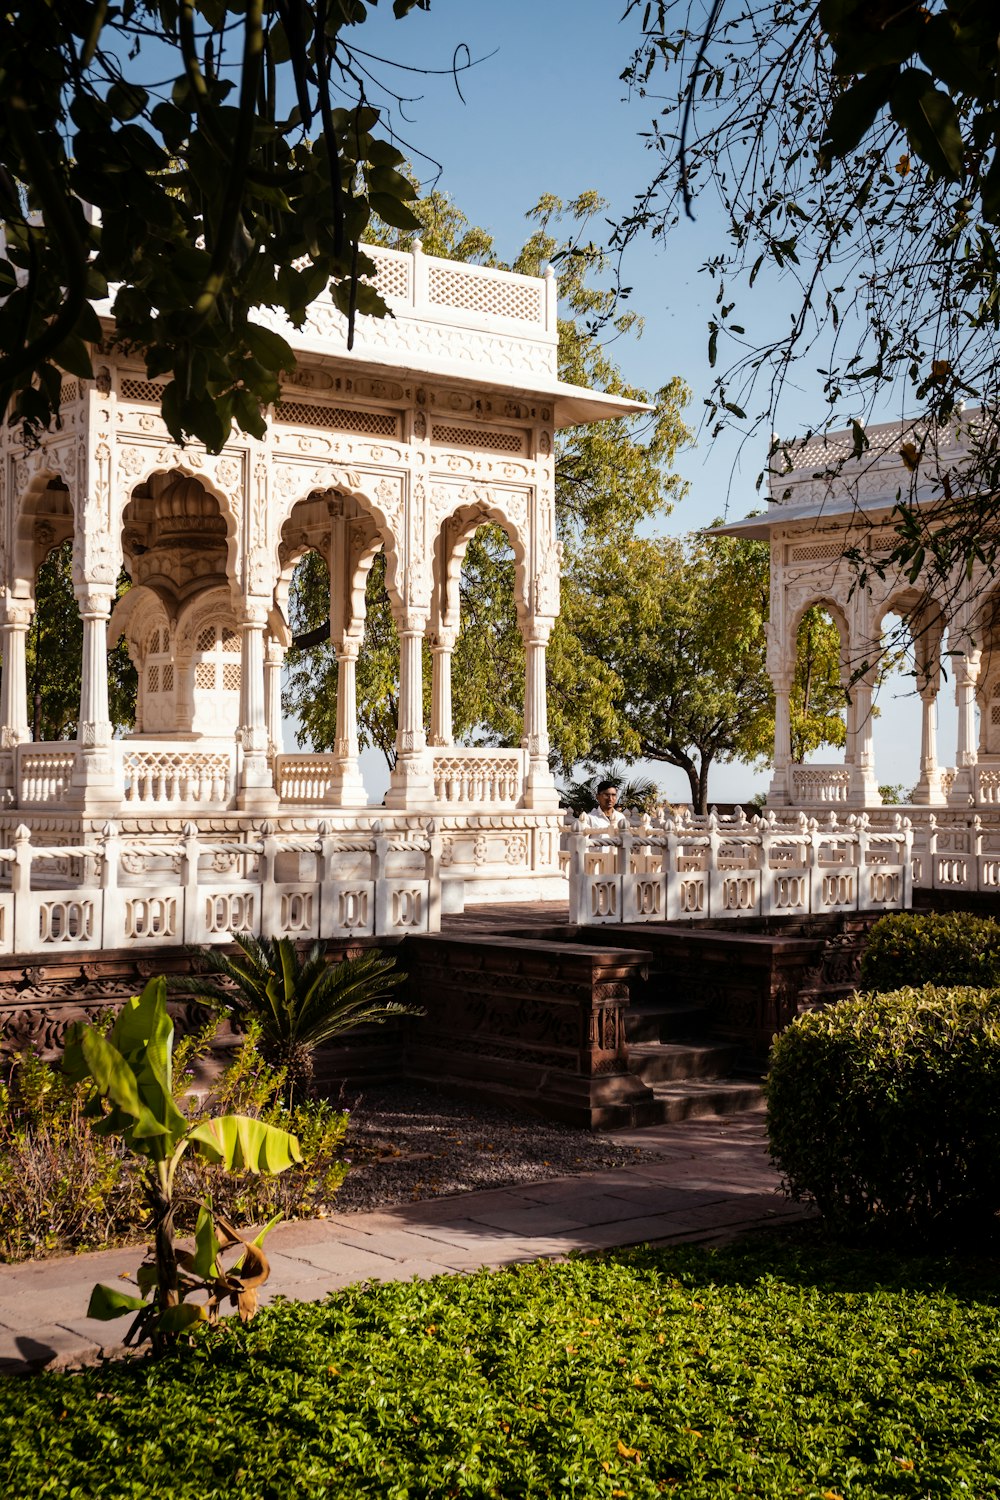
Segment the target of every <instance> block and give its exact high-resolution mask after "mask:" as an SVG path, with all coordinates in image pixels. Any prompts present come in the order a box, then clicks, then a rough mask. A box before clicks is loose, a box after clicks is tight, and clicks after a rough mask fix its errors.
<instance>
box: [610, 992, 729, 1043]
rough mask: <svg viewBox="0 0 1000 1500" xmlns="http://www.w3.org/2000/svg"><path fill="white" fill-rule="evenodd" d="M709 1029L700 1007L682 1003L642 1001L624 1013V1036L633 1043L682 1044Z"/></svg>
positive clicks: (706, 1014)
mask: <svg viewBox="0 0 1000 1500" xmlns="http://www.w3.org/2000/svg"><path fill="white" fill-rule="evenodd" d="M709 1030H710V1025H709V1019H708V1012H707V1011H706V1010H705V1008H704V1006H701V1005H694V1004H691V1005H688V1004H685V1003H684V1001H682V1000H681V1001H675V1002H670V1001H663V1000H643V1001H640V1002H639V1003H638V1004H633V1005H630V1006H629V1007H628V1009H627V1010H626V1012H625V1034H626V1036H627V1037H628V1040H629V1044H630V1045H631V1044H632V1043H633V1042H673V1041H678V1042H683V1041H691V1040H692V1039H693V1038H695V1037H703V1036H706V1035H707V1034H708V1032H709Z"/></svg>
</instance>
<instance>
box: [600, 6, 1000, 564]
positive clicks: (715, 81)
mask: <svg viewBox="0 0 1000 1500" xmlns="http://www.w3.org/2000/svg"><path fill="white" fill-rule="evenodd" d="M640 10H641V15H642V23H641V24H642V30H643V35H642V39H641V42H640V44H639V46H638V48H637V49H636V51H635V54H634V56H633V59H632V62H631V64H630V66H629V68H628V69H627V71H626V74H625V75H624V76H625V77H626V78H627V79H628V80H629V82H630V84H631V85H632V87H633V88H634V89H635V90H637V91H638V92H639V93H640V94H642V95H645V94H646V93H649V94H650V96H653V95H655V96H656V97H657V98H658V99H659V97H660V96H661V93H662V89H663V80H662V75H663V73H664V72H665V73H666V75H667V79H668V88H670V90H671V92H670V95H669V98H668V102H667V105H666V108H665V109H664V110H663V111H662V113H661V114H659V115H658V116H657V118H656V120H655V121H654V124H653V129H652V134H651V137H650V145H651V147H652V149H653V150H654V152H655V153H656V154H657V156H658V157H659V158H660V164H659V166H658V167H657V169H656V171H655V173H654V176H653V180H652V182H651V184H650V186H649V188H648V189H647V190H646V191H645V192H644V193H643V194H642V196H641V197H640V199H639V200H638V201H637V203H636V204H635V207H634V209H633V211H632V213H631V214H630V215H628V216H627V218H626V219H625V220H624V221H623V223H622V224H621V225H620V226H619V231H618V237H617V238H618V243H619V245H625V244H627V243H628V242H629V240H630V239H631V238H632V237H633V236H634V235H636V234H638V233H641V232H646V231H649V232H651V233H652V234H653V235H654V236H655V237H664V236H666V235H667V234H668V233H669V230H670V228H671V226H672V225H673V224H674V223H676V221H677V219H678V217H679V215H680V214H681V213H684V212H687V213H692V212H693V204H694V202H695V200H696V198H697V197H698V195H699V194H700V193H702V192H703V191H704V190H705V189H707V188H712V189H714V195H715V197H716V198H717V200H718V202H719V203H720V204H721V208H722V212H723V215H724V219H725V225H726V229H727V230H728V240H729V244H728V249H725V248H720V250H719V251H718V253H713V255H712V257H711V258H710V259H709V260H708V261H707V262H706V264H705V266H704V267H703V269H704V270H705V271H706V272H707V274H708V275H709V276H710V277H711V279H712V280H713V282H714V283H715V285H716V305H715V310H714V312H713V315H712V317H711V320H710V322H709V344H708V348H709V358H710V360H711V362H712V364H713V365H714V364H716V362H717V360H720V359H722V360H723V362H724V363H725V364H726V368H725V371H724V373H723V374H721V375H720V376H719V377H718V379H717V381H716V386H715V390H714V393H713V397H712V400H711V403H710V405H709V422H710V425H711V426H712V430H713V432H715V431H718V430H719V427H720V425H721V424H722V423H723V422H735V423H738V424H746V423H747V422H748V421H749V422H751V423H757V424H759V423H762V422H764V421H766V422H767V423H768V425H769V427H770V428H772V429H773V428H775V427H779V426H780V415H779V412H780V398H781V394H782V390H783V387H784V384H785V382H786V380H787V378H788V375H789V373H790V371H791V370H792V368H793V367H797V366H799V365H801V363H802V361H803V360H806V359H807V358H808V359H809V360H810V361H811V360H812V359H813V358H816V357H818V358H819V361H820V375H821V378H822V389H823V394H824V398H825V403H826V412H825V414H824V413H822V412H818V413H817V424H816V425H817V427H822V426H830V425H839V426H849V425H851V423H852V422H853V425H854V435H855V455H856V456H858V457H860V456H862V455H863V454H864V452H865V451H866V450H867V447H868V438H867V435H866V433H865V423H866V421H868V420H870V419H871V418H872V417H873V416H878V415H882V416H885V415H890V414H891V413H892V412H893V411H894V410H895V411H897V412H898V411H902V412H907V413H908V415H909V417H910V418H912V419H914V420H913V428H912V433H911V438H912V441H907V442H904V443H902V445H901V455H902V457H903V459H904V462H905V463H906V464H907V465H908V467H910V468H911V470H912V471H913V472H914V473H915V472H916V470H917V467H918V466H919V464H920V462H921V460H922V459H923V460H926V461H927V463H928V465H929V466H930V469H931V472H932V474H936V477H937V486H938V497H939V498H938V504H937V505H936V506H934V507H932V508H931V509H930V511H928V509H926V508H925V509H923V510H918V509H917V508H916V507H915V506H912V505H910V504H909V503H908V502H909V500H910V499H911V498H912V493H911V491H910V490H906V491H905V492H904V493H901V494H900V496H899V500H900V506H899V509H898V519H899V543H898V546H897V548H896V551H895V555H894V557H893V559H891V560H890V562H897V563H901V564H902V565H903V566H904V568H906V569H912V570H914V576H915V573H916V571H919V569H920V567H921V565H922V564H925V563H926V564H927V565H929V566H931V567H933V568H936V569H937V571H938V574H939V576H940V578H941V579H943V580H944V579H947V578H949V577H950V576H952V574H953V572H954V568H955V564H956V562H958V561H968V560H969V559H970V558H975V557H977V556H978V557H986V558H987V559H988V560H990V561H992V560H994V559H995V556H996V547H997V543H996V540H995V539H994V538H991V537H990V535H989V531H990V529H991V527H990V522H991V520H992V518H993V517H994V516H995V512H996V498H995V497H996V495H997V493H998V492H1000V426H998V422H1000V417H998V396H1000V365H998V363H997V360H996V357H995V350H996V338H997V332H998V329H1000V259H998V254H997V242H996V228H997V225H998V223H1000V152H998V149H997V135H998V124H1000V107H998V106H1000V54H998V49H997V27H996V7H995V4H993V3H992V0H928V3H926V4H918V3H916V0H901V3H899V4H894V5H885V4H882V3H880V0H820V3H819V4H817V3H816V0H787V3H786V0H750V3H748V4H747V5H745V6H739V7H732V8H726V7H724V6H723V5H722V3H721V0H712V3H711V4H710V5H709V4H707V3H706V4H705V5H704V6H697V5H693V4H689V3H688V0H651V3H649V4H646V3H645V0H644V3H643V6H642V7H640V4H639V0H629V4H628V6H627V9H626V15H628V14H630V13H633V14H635V15H636V16H638V15H639V14H640ZM779 283H780V286H781V295H782V306H783V307H787V306H788V305H789V303H791V306H792V317H791V323H790V325H789V324H788V323H787V322H785V323H784V324H783V326H779V327H778V329H777V331H773V330H772V331H771V332H770V333H769V334H767V335H765V336H763V337H762V336H761V335H760V334H757V333H755V332H754V330H753V328H752V327H750V317H751V316H752V314H751V312H750V309H749V308H748V306H747V295H746V294H747V293H748V292H749V289H750V288H752V287H754V286H755V284H756V286H757V291H756V293H755V299H756V301H757V303H758V304H759V302H760V300H761V299H760V295H759V294H760V290H761V287H763V286H765V285H767V284H771V285H772V286H776V285H777V284H779ZM727 353H730V354H731V358H728V359H726V358H724V356H725V355H726V354H727ZM965 401H968V402H970V403H974V404H975V405H977V406H978V407H979V408H980V412H979V414H978V415H977V418H976V421H975V423H974V424H972V426H971V428H970V431H969V432H968V434H967V436H968V438H969V440H970V444H971V447H972V453H973V457H972V461H971V462H970V463H969V464H967V465H964V466H963V468H962V470H961V472H959V473H956V472H955V471H954V470H952V469H950V468H949V462H948V456H947V447H946V445H945V444H942V447H941V451H940V452H939V451H938V449H937V445H938V435H939V431H940V430H941V428H942V427H944V428H947V424H949V423H951V422H953V421H954V420H956V419H957V418H958V417H960V415H961V409H962V403H963V402H965ZM752 402H753V403H754V404H755V408H756V409H755V410H754V411H753V412H752V413H751V417H750V418H748V417H747V412H748V410H750V408H751V403H752ZM744 430H746V427H745V425H744ZM751 430H752V429H751ZM789 462H790V452H789V447H788V445H787V444H784V443H781V442H778V441H776V442H775V443H774V444H773V445H772V450H771V454H770V467H771V469H772V471H773V472H776V473H779V474H780V472H781V471H782V469H783V467H785V466H786V465H787V464H788V463H789Z"/></svg>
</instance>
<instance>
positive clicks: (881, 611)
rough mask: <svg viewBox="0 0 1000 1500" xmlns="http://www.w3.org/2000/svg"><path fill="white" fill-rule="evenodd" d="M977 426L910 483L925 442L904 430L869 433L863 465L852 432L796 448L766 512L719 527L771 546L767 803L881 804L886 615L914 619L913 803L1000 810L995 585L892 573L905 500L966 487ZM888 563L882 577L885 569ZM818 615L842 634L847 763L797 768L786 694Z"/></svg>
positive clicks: (999, 590) (955, 432)
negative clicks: (877, 711) (912, 462)
mask: <svg viewBox="0 0 1000 1500" xmlns="http://www.w3.org/2000/svg"><path fill="white" fill-rule="evenodd" d="M974 422H975V414H974V413H971V414H969V415H968V416H967V417H963V419H962V421H961V422H959V423H958V424H956V426H955V427H953V428H951V429H949V430H947V431H944V430H942V431H940V432H938V433H936V434H934V441H933V442H932V443H928V444H927V456H926V459H925V461H924V462H923V463H922V464H921V466H920V468H919V469H918V470H917V472H916V474H915V475H914V474H912V473H911V472H910V470H909V468H908V467H907V465H906V463H905V462H904V458H903V456H902V453H901V450H902V448H903V446H904V444H910V445H913V444H914V442H915V438H916V439H917V440H919V438H920V436H921V434H920V433H916V434H915V433H914V430H913V429H912V428H909V427H902V426H901V425H900V424H899V423H887V424H884V425H882V426H877V427H871V428H869V429H868V437H869V440H870V444H871V446H870V448H869V450H868V451H866V452H865V453H863V454H862V455H861V456H860V457H854V456H853V448H854V437H853V433H852V432H839V433H831V434H828V435H826V436H825V437H823V436H818V437H815V438H813V439H811V440H809V441H808V442H805V443H800V444H793V445H790V446H789V449H788V453H789V457H790V467H788V468H787V469H784V471H783V472H780V473H774V474H773V475H772V479H771V486H770V498H769V502H768V507H767V510H766V512H765V513H763V514H761V515H757V516H752V517H749V518H748V519H746V520H744V521H736V522H733V523H732V524H730V525H727V526H722V527H720V528H718V529H719V530H720V531H721V532H723V533H727V534H729V535H735V536H745V537H757V538H760V539H762V540H765V541H767V542H768V543H769V545H770V549H771V612H770V624H769V626H768V671H769V673H770V676H771V680H772V682H773V684H774V692H775V702H776V726H775V746H774V775H773V778H772V781H771V786H770V791H769V793H768V805H769V806H772V807H775V808H781V807H795V808H807V809H811V808H817V807H829V806H833V807H836V808H844V809H846V808H851V809H860V808H868V809H870V810H871V809H875V808H878V807H879V806H880V804H881V798H880V796H879V792H878V777H877V775H876V769H875V737H876V735H877V733H878V720H877V718H876V717H875V716H874V715H873V713H872V703H873V693H874V690H875V684H876V677H877V672H878V664H879V657H880V654H881V651H882V634H883V624H884V622H885V621H886V617H887V616H889V615H895V616H901V617H902V618H903V619H904V620H905V621H906V622H907V628H908V634H909V636H910V639H911V641H912V646H913V653H914V662H915V669H916V677H915V681H914V690H915V692H916V693H917V694H918V695H919V699H920V705H921V740H920V775H919V781H918V783H917V785H916V787H915V789H914V791H913V797H912V800H913V803H914V805H915V806H916V807H927V808H939V809H940V808H942V807H946V806H947V807H949V808H953V809H958V808H961V809H966V810H968V809H969V808H970V807H974V808H976V809H982V810H984V811H985V810H987V809H990V808H995V807H998V806H1000V650H998V649H997V647H1000V580H998V579H997V578H996V577H995V576H994V575H993V574H991V573H990V572H989V571H988V570H987V569H986V568H984V567H982V566H977V567H976V568H974V570H973V572H972V574H971V576H968V577H967V576H965V574H964V572H963V570H962V569H956V573H955V576H954V577H953V578H949V579H947V580H944V581H942V580H941V579H939V578H936V577H934V576H933V575H932V574H931V573H930V572H929V570H927V569H925V570H924V571H923V572H922V573H921V574H919V575H918V576H917V578H916V579H914V580H912V581H911V580H910V579H909V578H907V577H905V576H904V575H903V574H902V573H901V572H900V570H899V569H898V568H895V567H888V566H887V559H888V557H889V554H890V553H891V551H892V548H893V545H894V543H895V541H896V539H897V538H896V535H895V531H894V524H893V514H892V513H893V509H894V507H895V506H896V505H897V503H898V501H899V499H900V498H901V497H902V498H903V499H906V500H908V501H909V502H910V503H912V504H914V505H917V506H920V507H930V506H933V505H934V504H935V502H936V501H940V498H941V488H940V483H939V480H938V476H939V474H940V473H941V472H945V471H947V472H948V473H949V474H950V476H951V481H952V483H953V485H954V484H956V483H960V476H961V470H962V465H963V461H964V459H965V457H966V455H967V453H968V446H967V444H968V436H969V431H970V426H969V424H970V423H974ZM907 457H912V455H911V453H910V452H909V450H908V452H907ZM782 468H784V466H782ZM956 476H957V478H956ZM852 552H853V553H855V554H856V555H857V556H860V557H861V558H863V559H865V560H870V563H871V566H869V567H868V568H867V581H866V582H865V583H864V585H861V584H860V583H859V579H858V570H857V568H856V567H855V566H854V565H852V563H851V562H849V561H847V560H845V554H848V553H852ZM880 562H881V564H882V570H883V572H884V576H882V577H880V576H879V575H878V572H877V571H876V565H878V564H879V563H880ZM813 605H819V606H821V607H822V608H823V609H825V610H826V611H827V613H828V614H829V616H830V617H831V618H832V620H833V621H834V623H835V624H836V626H837V629H838V631H839V634H840V641H841V663H842V680H843V684H844V688H845V692H846V693H847V695H848V697H849V703H848V707H847V744H846V753H845V755H844V758H843V761H842V762H839V763H830V764H823V765H818V764H808V765H797V764H793V763H792V758H791V741H790V732H789V697H790V693H791V688H792V682H793V678H794V673H795V659H796V641H797V634H798V629H799V625H800V623H801V621H802V617H803V615H804V614H805V613H806V611H807V610H808V609H810V608H811V607H812V606H813ZM942 691H948V692H954V694H955V698H956V702H957V706H958V736H957V743H956V745H955V746H954V748H953V750H952V749H951V747H947V746H939V744H938V740H937V704H938V697H939V694H940V693H941V692H942ZM977 720H978V728H977Z"/></svg>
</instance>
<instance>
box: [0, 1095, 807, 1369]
mask: <svg viewBox="0 0 1000 1500" xmlns="http://www.w3.org/2000/svg"><path fill="white" fill-rule="evenodd" d="M619 1138H620V1139H625V1140H627V1141H628V1142H630V1143H633V1142H634V1144H636V1145H638V1146H646V1147H651V1148H653V1149H655V1150H658V1151H661V1152H663V1153H664V1155H663V1156H662V1157H661V1158H660V1159H657V1160H644V1161H637V1162H631V1163H629V1164H628V1165H627V1166H622V1167H616V1168H606V1169H603V1170H601V1171H599V1172H577V1173H573V1174H571V1175H569V1176H566V1177H560V1178H555V1179H552V1180H550V1181H548V1182H538V1183H519V1184H517V1185H516V1186H512V1187H504V1188H490V1189H487V1190H483V1191H479V1192H472V1193H459V1194H455V1195H454V1196H452V1197H447V1198H436V1199H431V1200H429V1201H426V1202H412V1203H403V1204H399V1205H398V1206H396V1207H393V1208H385V1209H380V1210H378V1211H375V1212H371V1213H338V1214H333V1215H331V1216H330V1217H328V1218H326V1219H310V1220H306V1221H303V1222H302V1223H285V1224H281V1225H279V1226H278V1227H277V1228H276V1229H275V1230H274V1231H273V1233H272V1235H271V1236H270V1238H269V1240H268V1242H267V1249H268V1257H269V1260H270V1262H271V1278H270V1280H269V1281H268V1283H267V1285H266V1286H265V1287H264V1288H262V1290H261V1303H262V1304H263V1305H266V1304H269V1303H273V1302H275V1301H276V1300H278V1299H280V1298H284V1299H287V1300H294V1301H302V1302H314V1301H319V1300H322V1298H324V1297H325V1296H327V1295H328V1294H329V1293H330V1292H332V1291H336V1290H338V1289H340V1288H342V1287H346V1286H350V1285H353V1284H356V1283H359V1282H367V1281H388V1280H403V1281H408V1280H410V1279H411V1278H412V1277H414V1276H417V1277H421V1278H430V1277H432V1276H437V1275H443V1274H446V1273H448V1272H467V1271H468V1272H472V1271H476V1270H479V1269H480V1268H482V1267H500V1266H505V1265H512V1264H515V1263H518V1262H524V1261H530V1260H535V1259H538V1258H541V1257H547V1258H550V1259H562V1258H564V1257H565V1256H566V1255H568V1254H570V1253H572V1252H573V1251H601V1250H611V1249H615V1248H618V1247H623V1246H627V1245H637V1244H642V1243H650V1244H662V1245H670V1244H681V1243H685V1242H689V1241H697V1242H701V1243H715V1242H717V1241H719V1240H722V1239H727V1238H732V1237H733V1235H734V1234H736V1233H741V1232H743V1231H745V1230H750V1229H754V1228H757V1227H761V1226H767V1225H773V1224H775V1223H777V1222H788V1221H792V1220H794V1219H798V1218H802V1217H804V1216H805V1214H806V1212H807V1211H806V1210H804V1209H803V1208H802V1207H801V1206H800V1205H798V1204H792V1203H789V1202H788V1201H787V1200H786V1199H784V1198H782V1196H781V1193H780V1181H779V1176H778V1173H777V1171H776V1170H775V1168H774V1167H773V1165H772V1164H771V1162H770V1160H769V1158H768V1155H767V1149H766V1141H765V1135H764V1119H763V1116H762V1115H760V1114H755V1115H753V1116H752V1117H750V1118H746V1117H737V1118H731V1117H721V1118H719V1119H717V1120H712V1119H708V1120H706V1119H705V1118H701V1119H698V1120H696V1121H692V1122H685V1121H682V1122H679V1123H677V1124H672V1125H666V1126H653V1127H650V1128H649V1129H646V1130H635V1131H629V1132H626V1133H625V1134H624V1136H622V1137H619ZM144 1253H145V1247H144V1246H142V1245H137V1246H132V1247H124V1248H120V1249H115V1250H104V1251H100V1252H97V1253H96V1254H92V1255H78V1256H61V1257H55V1258H52V1259H49V1260H43V1261H31V1262H28V1263H27V1264H24V1265H16V1266H0V1374H19V1375H23V1374H28V1373H31V1372H33V1371H37V1370H41V1369H50V1370H54V1369H66V1368H73V1367H75V1366H78V1365H80V1364H83V1363H86V1362H89V1361H93V1360H94V1359H96V1358H98V1357H100V1356H101V1355H102V1354H114V1355H118V1354H121V1353H122V1352H123V1351H122V1349H121V1345H120V1343H119V1342H117V1340H120V1338H121V1337H122V1336H123V1335H124V1333H125V1331H126V1329H127V1327H128V1320H127V1319H124V1318H123V1319H122V1320H121V1321H120V1322H118V1323H99V1322H97V1321H95V1320H92V1319H89V1318H88V1317H87V1315H86V1312H87V1303H88V1300H89V1297H90V1288H91V1287H92V1286H93V1285H94V1283H95V1282H98V1281H104V1282H107V1283H108V1284H109V1285H117V1284H123V1285H124V1284H126V1283H127V1282H128V1280H130V1278H131V1277H132V1276H133V1275H134V1273H135V1270H136V1267H137V1266H138V1264H139V1262H140V1261H141V1260H142V1258H143V1255H144Z"/></svg>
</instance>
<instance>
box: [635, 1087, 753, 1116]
mask: <svg viewBox="0 0 1000 1500" xmlns="http://www.w3.org/2000/svg"><path fill="white" fill-rule="evenodd" d="M652 1087H653V1097H654V1099H655V1100H656V1104H657V1108H658V1110H659V1111H660V1119H661V1120H662V1122H663V1123H664V1124H668V1123H670V1122H671V1121H675V1120H690V1119H693V1118H695V1116H699V1115H738V1114H746V1113H748V1112H749V1111H761V1110H763V1109H764V1094H763V1091H762V1089H761V1086H760V1084H759V1083H751V1082H747V1081H745V1080H744V1081H741V1080H738V1079H731V1078H726V1079H714V1078H689V1079H685V1080H684V1081H683V1082H680V1083H677V1082H674V1083H655V1084H653V1086H652Z"/></svg>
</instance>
